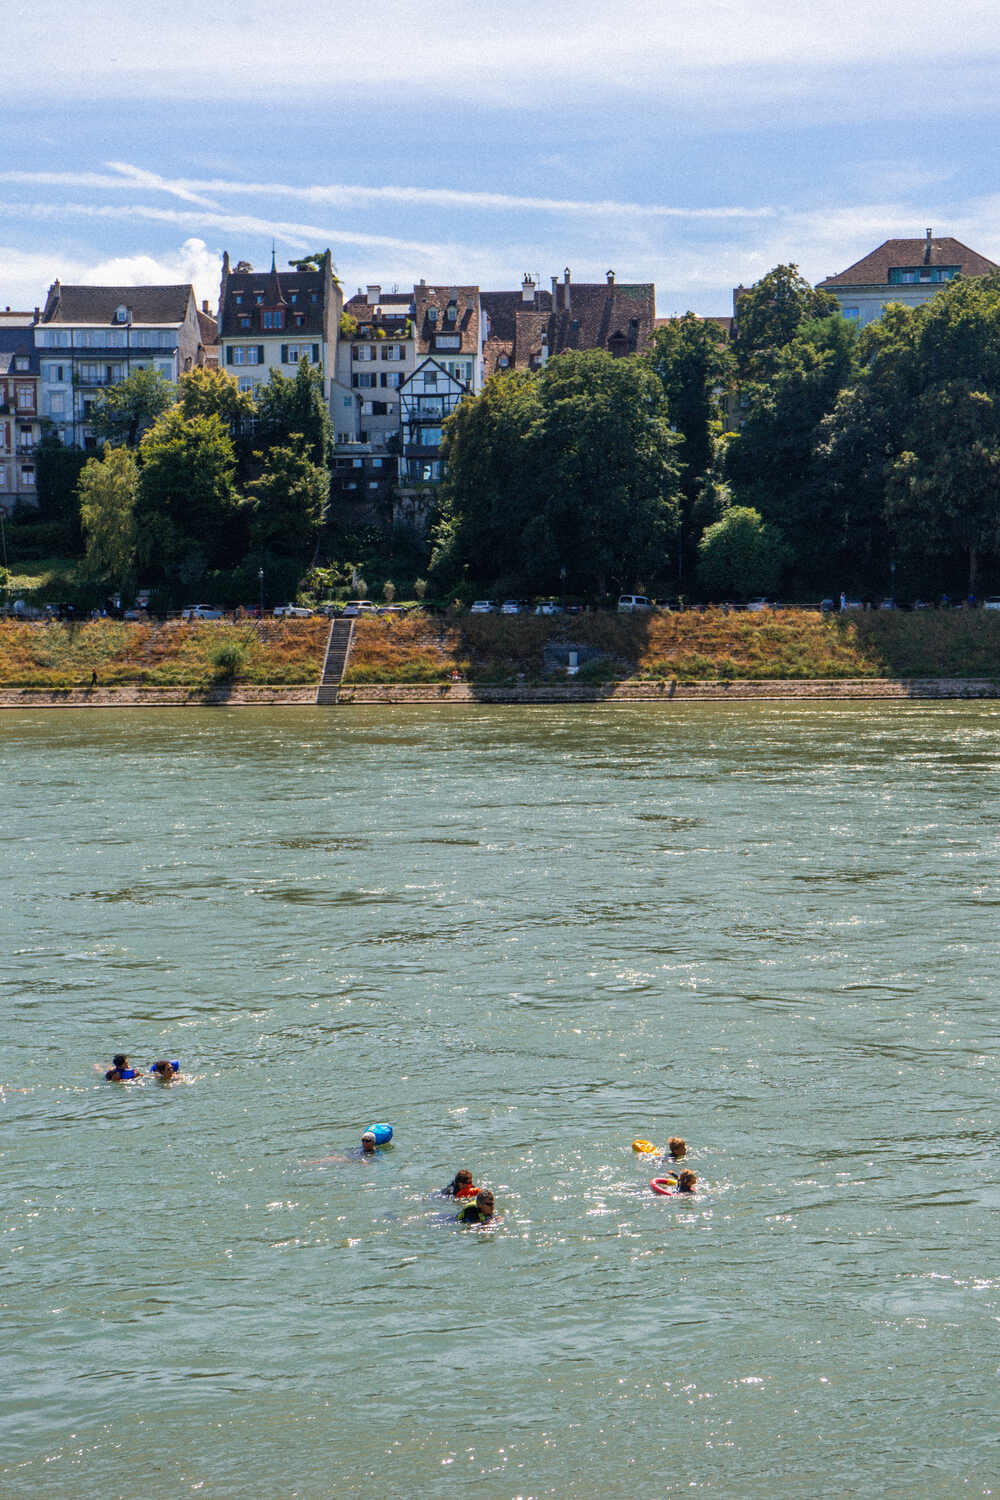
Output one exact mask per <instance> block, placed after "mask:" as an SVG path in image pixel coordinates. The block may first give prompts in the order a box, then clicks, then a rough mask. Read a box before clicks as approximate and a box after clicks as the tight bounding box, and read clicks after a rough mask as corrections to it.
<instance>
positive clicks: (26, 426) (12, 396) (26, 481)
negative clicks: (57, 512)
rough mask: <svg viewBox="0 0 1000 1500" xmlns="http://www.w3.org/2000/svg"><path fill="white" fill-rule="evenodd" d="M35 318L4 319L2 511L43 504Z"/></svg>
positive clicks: (0, 321)
mask: <svg viewBox="0 0 1000 1500" xmlns="http://www.w3.org/2000/svg"><path fill="white" fill-rule="evenodd" d="M34 321H35V314H34V313H30V312H24V313H12V312H11V310H10V308H8V309H7V310H6V313H4V314H0V509H3V510H5V511H11V510H13V509H14V507H15V506H17V505H37V503H38V498H37V492H36V488H35V449H36V447H37V446H38V439H39V437H40V435H41V426H40V422H39V411H38V356H37V355H36V353H35V347H34V339H33V337H32V329H33V325H34Z"/></svg>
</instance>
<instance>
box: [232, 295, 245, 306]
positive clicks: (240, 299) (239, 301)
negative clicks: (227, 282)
mask: <svg viewBox="0 0 1000 1500" xmlns="http://www.w3.org/2000/svg"><path fill="white" fill-rule="evenodd" d="M233 301H234V302H235V303H236V306H237V307H242V306H243V293H242V292H236V293H234V295H233Z"/></svg>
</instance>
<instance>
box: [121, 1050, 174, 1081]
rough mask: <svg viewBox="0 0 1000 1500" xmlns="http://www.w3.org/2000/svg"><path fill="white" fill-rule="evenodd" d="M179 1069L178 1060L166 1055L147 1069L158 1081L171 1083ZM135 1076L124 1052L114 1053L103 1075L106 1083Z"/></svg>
mask: <svg viewBox="0 0 1000 1500" xmlns="http://www.w3.org/2000/svg"><path fill="white" fill-rule="evenodd" d="M180 1070H181V1065H180V1063H179V1062H171V1061H170V1059H169V1058H166V1057H161V1058H160V1060H159V1062H155V1063H153V1064H152V1065H151V1066H150V1069H149V1071H150V1073H152V1074H153V1076H154V1077H155V1078H157V1079H158V1080H159V1081H160V1083H173V1081H174V1079H175V1078H176V1076H177V1074H178V1073H179V1072H180ZM135 1076H136V1074H135V1068H133V1067H132V1065H131V1064H130V1062H129V1060H128V1055H127V1054H126V1053H124V1052H116V1053H115V1055H114V1057H113V1058H112V1059H111V1067H110V1068H109V1069H108V1071H107V1072H106V1073H105V1075H104V1077H105V1079H106V1080H107V1082H108V1083H128V1081H129V1080H130V1079H132V1078H134V1077H135Z"/></svg>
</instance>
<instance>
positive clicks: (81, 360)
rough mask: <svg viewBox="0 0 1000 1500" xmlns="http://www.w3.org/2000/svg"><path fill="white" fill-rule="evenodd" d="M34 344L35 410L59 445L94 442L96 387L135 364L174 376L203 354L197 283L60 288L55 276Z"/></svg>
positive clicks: (124, 375) (120, 376)
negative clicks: (37, 406) (36, 372)
mask: <svg viewBox="0 0 1000 1500" xmlns="http://www.w3.org/2000/svg"><path fill="white" fill-rule="evenodd" d="M34 335H35V349H36V350H37V353H38V365H39V377H40V391H41V396H40V407H41V410H40V415H41V417H42V418H43V420H44V419H46V418H47V419H48V420H49V421H50V422H51V423H52V426H53V428H54V430H55V431H56V433H57V434H58V436H59V438H60V440H61V441H62V442H64V443H75V444H76V445H78V446H79V447H81V448H94V447H96V446H97V439H96V438H95V436H94V433H93V429H92V427H91V425H90V417H91V413H92V411H93V407H94V403H95V401H96V400H97V398H98V397H99V395H100V393H101V391H102V390H103V389H105V388H106V387H108V386H111V385H117V384H118V383H119V381H122V380H125V379H126V378H127V377H128V376H129V375H131V374H132V373H133V371H135V370H138V369H155V370H158V371H159V372H160V374H161V375H163V376H165V378H166V379H167V380H176V379H177V377H178V376H179V375H180V374H182V373H183V372H184V371H185V370H190V369H192V368H193V367H194V366H195V365H196V364H198V363H200V362H201V361H202V359H203V357H204V346H203V344H202V332H201V324H200V321H199V317H198V306H197V303H196V302H195V296H194V288H193V287H192V286H191V285H190V284H187V285H181V286H62V285H61V284H60V282H58V281H55V282H53V284H52V286H51V287H50V288H49V294H48V297H47V299H46V302H45V308H44V310H43V312H42V314H41V318H40V321H39V322H38V323H37V324H36V326H35V330H34Z"/></svg>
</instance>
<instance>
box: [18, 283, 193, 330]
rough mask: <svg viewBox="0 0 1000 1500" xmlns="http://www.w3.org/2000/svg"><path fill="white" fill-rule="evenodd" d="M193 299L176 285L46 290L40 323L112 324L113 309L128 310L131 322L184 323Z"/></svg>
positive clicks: (57, 285)
mask: <svg viewBox="0 0 1000 1500" xmlns="http://www.w3.org/2000/svg"><path fill="white" fill-rule="evenodd" d="M193 297H194V288H193V287H192V286H191V283H190V282H186V283H182V284H181V285H179V286H62V285H61V284H60V283H59V282H58V281H56V282H53V284H52V286H51V287H50V288H49V295H48V299H47V300H46V303H45V311H44V312H43V313H42V322H43V323H107V324H109V325H111V324H113V323H114V318H115V309H116V308H119V307H122V306H125V307H127V308H129V309H130V310H131V313H132V321H133V323H161V324H162V323H183V322H184V320H185V318H186V317H187V315H188V307H189V305H190V303H191V301H192V299H193Z"/></svg>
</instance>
